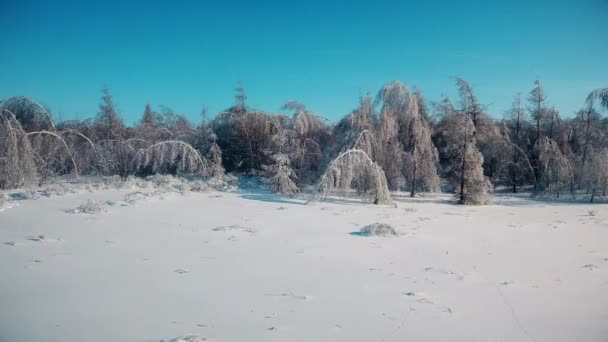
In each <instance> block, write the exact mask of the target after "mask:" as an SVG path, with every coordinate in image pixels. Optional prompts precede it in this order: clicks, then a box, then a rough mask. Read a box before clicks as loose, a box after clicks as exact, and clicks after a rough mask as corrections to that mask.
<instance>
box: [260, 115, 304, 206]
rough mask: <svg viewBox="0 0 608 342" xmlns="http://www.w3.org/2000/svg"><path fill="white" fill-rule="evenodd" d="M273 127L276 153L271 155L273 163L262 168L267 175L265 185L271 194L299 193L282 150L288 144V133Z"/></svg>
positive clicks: (293, 174)
mask: <svg viewBox="0 0 608 342" xmlns="http://www.w3.org/2000/svg"><path fill="white" fill-rule="evenodd" d="M274 125H275V128H276V133H275V134H274V136H273V140H274V142H275V145H276V151H275V152H274V153H273V154H272V155H271V159H272V161H273V163H272V164H270V165H265V166H264V169H265V171H266V173H267V183H268V185H269V186H270V189H271V190H272V191H273V192H277V193H280V194H293V193H296V192H299V191H300V189H299V188H298V186H297V185H296V183H295V181H294V180H295V179H297V176H296V173H295V172H294V171H293V169H292V168H291V161H290V160H289V156H287V154H285V153H284V148H285V146H286V145H287V144H288V139H289V137H288V135H289V134H290V132H287V131H286V130H285V129H283V128H282V127H281V126H279V125H277V124H274Z"/></svg>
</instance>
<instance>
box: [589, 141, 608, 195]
mask: <svg viewBox="0 0 608 342" xmlns="http://www.w3.org/2000/svg"><path fill="white" fill-rule="evenodd" d="M586 179H587V181H588V186H589V187H590V188H591V191H590V192H591V202H593V201H594V200H595V198H596V197H597V196H603V197H606V194H607V192H608V148H604V149H603V150H601V151H599V152H596V153H593V154H592V155H591V161H590V163H589V166H588V172H587V173H586Z"/></svg>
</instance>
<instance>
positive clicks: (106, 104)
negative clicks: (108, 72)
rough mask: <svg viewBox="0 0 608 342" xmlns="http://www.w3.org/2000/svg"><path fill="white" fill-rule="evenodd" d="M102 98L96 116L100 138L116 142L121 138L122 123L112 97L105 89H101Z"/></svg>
mask: <svg viewBox="0 0 608 342" xmlns="http://www.w3.org/2000/svg"><path fill="white" fill-rule="evenodd" d="M102 92H103V96H102V97H101V104H100V105H99V113H98V115H97V126H98V131H99V132H100V137H101V138H102V139H105V140H118V139H122V138H123V132H122V130H123V123H122V120H121V119H120V116H119V115H118V112H117V110H116V107H115V105H114V101H113V99H112V95H110V91H109V90H108V88H107V87H104V88H103V89H102Z"/></svg>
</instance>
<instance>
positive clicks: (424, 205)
mask: <svg viewBox="0 0 608 342" xmlns="http://www.w3.org/2000/svg"><path fill="white" fill-rule="evenodd" d="M449 198H450V197H449V196H447V195H445V196H440V195H437V196H428V197H426V198H417V199H410V198H408V197H407V196H405V195H403V196H396V197H395V203H396V205H394V206H393V205H391V206H374V205H369V204H365V203H361V202H358V201H356V200H352V199H339V198H330V199H329V200H328V201H326V202H316V203H314V204H312V205H311V204H309V205H305V203H306V198H304V197H299V198H290V197H281V196H275V195H271V194H266V193H262V192H255V191H250V192H235V193H225V192H217V191H208V192H189V191H186V192H183V193H175V192H170V193H162V194H154V193H150V192H148V193H145V192H144V193H139V192H137V191H133V190H132V189H123V190H111V189H100V190H95V191H88V192H87V191H83V190H80V191H75V192H67V193H66V194H64V195H62V196H55V197H50V198H45V197H41V198H35V197H28V198H22V199H14V200H12V201H11V203H9V204H8V205H5V210H4V211H2V212H0V272H1V277H0V341H170V340H174V341H345V342H346V341H349V342H350V341H373V342H375V341H377V342H381V341H552V342H555V341H607V340H608V207H607V206H606V205H591V204H587V203H551V202H540V201H534V200H529V199H526V198H524V197H520V196H518V197H508V196H503V197H499V198H496V200H495V203H496V204H494V205H490V206H482V207H466V206H457V205H454V204H451V203H449ZM91 201H94V202H91ZM87 202H88V203H102V207H103V208H102V210H100V211H91V213H87V212H86V211H85V212H80V211H74V208H82V207H80V206H81V205H82V204H83V203H87ZM376 222H379V223H385V224H389V225H391V226H392V227H394V228H395V229H396V230H397V231H398V233H399V235H398V236H395V237H392V238H384V237H375V236H361V235H358V234H356V232H359V230H360V229H361V228H362V227H364V226H366V225H369V224H373V223H376ZM180 337H181V338H180Z"/></svg>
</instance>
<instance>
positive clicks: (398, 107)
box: [374, 81, 411, 190]
mask: <svg viewBox="0 0 608 342" xmlns="http://www.w3.org/2000/svg"><path fill="white" fill-rule="evenodd" d="M410 97H411V94H410V91H409V89H408V88H407V86H405V85H404V84H403V83H401V82H399V81H391V82H389V83H387V84H385V85H384V86H383V87H382V88H381V89H380V91H379V92H378V95H376V103H378V104H381V105H382V106H381V109H380V121H379V123H378V128H377V130H376V138H377V141H378V145H377V149H376V153H375V155H374V160H376V161H378V163H379V164H380V165H381V166H382V169H383V170H384V172H385V173H386V178H387V180H388V186H389V189H392V190H398V189H402V188H404V187H405V185H406V184H405V183H406V177H405V176H404V175H403V168H404V159H405V149H404V146H403V132H404V130H405V125H406V119H407V108H408V100H409V99H410Z"/></svg>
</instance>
